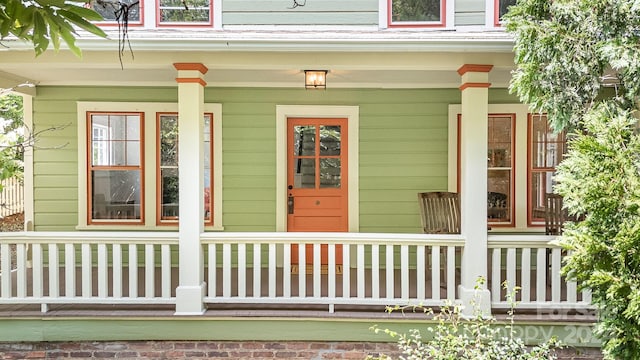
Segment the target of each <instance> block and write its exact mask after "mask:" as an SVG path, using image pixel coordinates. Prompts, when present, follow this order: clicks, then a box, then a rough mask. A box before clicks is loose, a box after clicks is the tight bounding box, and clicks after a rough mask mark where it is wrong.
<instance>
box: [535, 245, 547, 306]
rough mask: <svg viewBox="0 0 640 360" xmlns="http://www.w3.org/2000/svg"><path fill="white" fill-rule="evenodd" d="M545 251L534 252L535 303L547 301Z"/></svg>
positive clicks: (543, 249) (542, 249)
mask: <svg viewBox="0 0 640 360" xmlns="http://www.w3.org/2000/svg"><path fill="white" fill-rule="evenodd" d="M547 271H548V270H547V249H545V248H540V249H538V250H537V251H536V302H538V303H543V302H545V301H547Z"/></svg>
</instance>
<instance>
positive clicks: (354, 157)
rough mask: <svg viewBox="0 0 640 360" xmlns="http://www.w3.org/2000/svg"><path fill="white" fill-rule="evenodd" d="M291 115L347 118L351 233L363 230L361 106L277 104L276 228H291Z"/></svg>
mask: <svg viewBox="0 0 640 360" xmlns="http://www.w3.org/2000/svg"><path fill="white" fill-rule="evenodd" d="M290 117H315V118H346V119H347V123H348V126H349V132H348V133H349V136H348V140H347V141H348V145H347V146H348V150H347V156H348V159H349V160H348V163H349V168H348V169H347V173H348V181H347V186H348V188H347V191H348V194H349V195H348V206H349V210H348V211H349V213H348V216H349V232H358V231H359V230H360V193H359V191H360V186H359V180H358V179H359V173H358V169H359V166H358V164H359V161H358V154H359V150H358V144H359V143H360V141H359V128H360V125H359V124H360V108H359V107H358V106H323V105H277V106H276V231H281V232H286V231H287V211H286V209H287V206H286V204H287V119H288V118H290Z"/></svg>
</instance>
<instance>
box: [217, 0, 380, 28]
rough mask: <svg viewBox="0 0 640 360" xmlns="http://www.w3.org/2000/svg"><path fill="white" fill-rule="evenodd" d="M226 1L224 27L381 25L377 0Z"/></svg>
mask: <svg viewBox="0 0 640 360" xmlns="http://www.w3.org/2000/svg"><path fill="white" fill-rule="evenodd" d="M298 3H299V4H304V6H298V7H295V8H294V7H293V4H294V2H293V0H290V1H282V0H260V1H246V0H225V1H224V2H223V3H222V21H223V25H378V0H349V1H340V0H323V1H317V0H312V1H307V2H306V3H305V2H304V0H302V1H300V0H299V1H298Z"/></svg>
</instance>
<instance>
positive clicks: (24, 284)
mask: <svg viewBox="0 0 640 360" xmlns="http://www.w3.org/2000/svg"><path fill="white" fill-rule="evenodd" d="M551 240H553V237H549V236H542V235H490V236H489V251H488V256H489V261H488V263H489V268H488V274H489V278H488V281H489V289H490V290H491V294H492V306H493V307H494V308H505V307H508V306H509V304H508V303H507V299H506V292H505V291H504V290H503V289H502V288H501V283H502V282H503V281H505V280H506V281H507V282H508V283H509V284H511V285H514V284H515V285H516V286H518V287H520V288H521V289H520V291H519V293H518V295H517V300H518V303H519V304H518V308H532V309H550V310H553V309H584V308H590V307H591V304H590V300H591V297H590V294H589V293H588V292H579V291H577V284H575V283H574V282H568V281H566V279H564V278H563V277H561V276H560V267H561V263H562V258H563V256H565V255H564V254H563V251H562V250H561V249H560V248H557V247H555V246H553V245H550V244H549V241H551ZM464 241H465V240H464V238H463V237H462V236H459V235H425V234H367V233H228V232H215V233H213V232H212V233H204V234H201V244H202V249H203V254H204V264H203V271H204V280H205V282H206V286H207V288H206V294H205V298H204V302H206V303H209V304H234V303H235V304H290V305H291V304H293V305H295V304H315V305H326V306H328V308H329V310H330V311H332V310H334V308H335V307H336V306H340V305H356V306H359V305H394V304H400V305H406V304H416V305H417V304H423V305H425V306H438V305H442V304H443V303H444V301H445V300H454V299H456V298H457V297H458V296H459V294H457V287H458V285H460V270H461V269H462V267H464V264H462V263H461V254H462V251H463V249H464ZM178 251H179V247H178V234H177V233H175V232H22V233H0V304H41V305H42V309H43V311H46V310H47V308H48V305H51V304H150V305H151V304H175V303H176V297H175V292H176V288H177V286H178V279H179V277H178V274H179V268H178ZM323 251H324V252H326V255H322V253H323ZM296 258H297V259H300V260H302V261H296ZM304 259H306V261H305V260H304Z"/></svg>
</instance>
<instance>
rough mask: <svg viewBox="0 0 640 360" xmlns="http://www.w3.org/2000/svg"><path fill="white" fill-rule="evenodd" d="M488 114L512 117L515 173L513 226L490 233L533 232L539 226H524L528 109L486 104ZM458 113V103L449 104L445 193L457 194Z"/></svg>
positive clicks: (460, 111) (525, 219) (525, 212)
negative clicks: (446, 189) (513, 122)
mask: <svg viewBox="0 0 640 360" xmlns="http://www.w3.org/2000/svg"><path fill="white" fill-rule="evenodd" d="M488 110H489V111H488V112H489V115H491V114H515V117H516V121H515V123H516V125H515V129H514V131H515V137H514V141H515V144H514V146H515V149H516V151H515V159H514V160H515V165H514V166H515V171H514V188H515V194H514V197H515V198H514V200H515V204H514V206H515V226H514V227H497V226H496V227H494V229H493V231H494V232H500V231H507V232H512V231H522V232H527V231H535V232H539V231H540V227H527V206H528V199H527V189H528V186H527V182H528V179H527V172H528V170H527V153H528V152H527V146H528V143H527V129H528V115H529V107H528V106H527V105H523V104H489V108H488ZM461 113H462V106H461V105H459V104H453V105H449V117H448V122H449V127H448V159H447V164H448V191H453V192H455V191H457V187H458V183H457V181H458V166H457V164H458V114H461Z"/></svg>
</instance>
